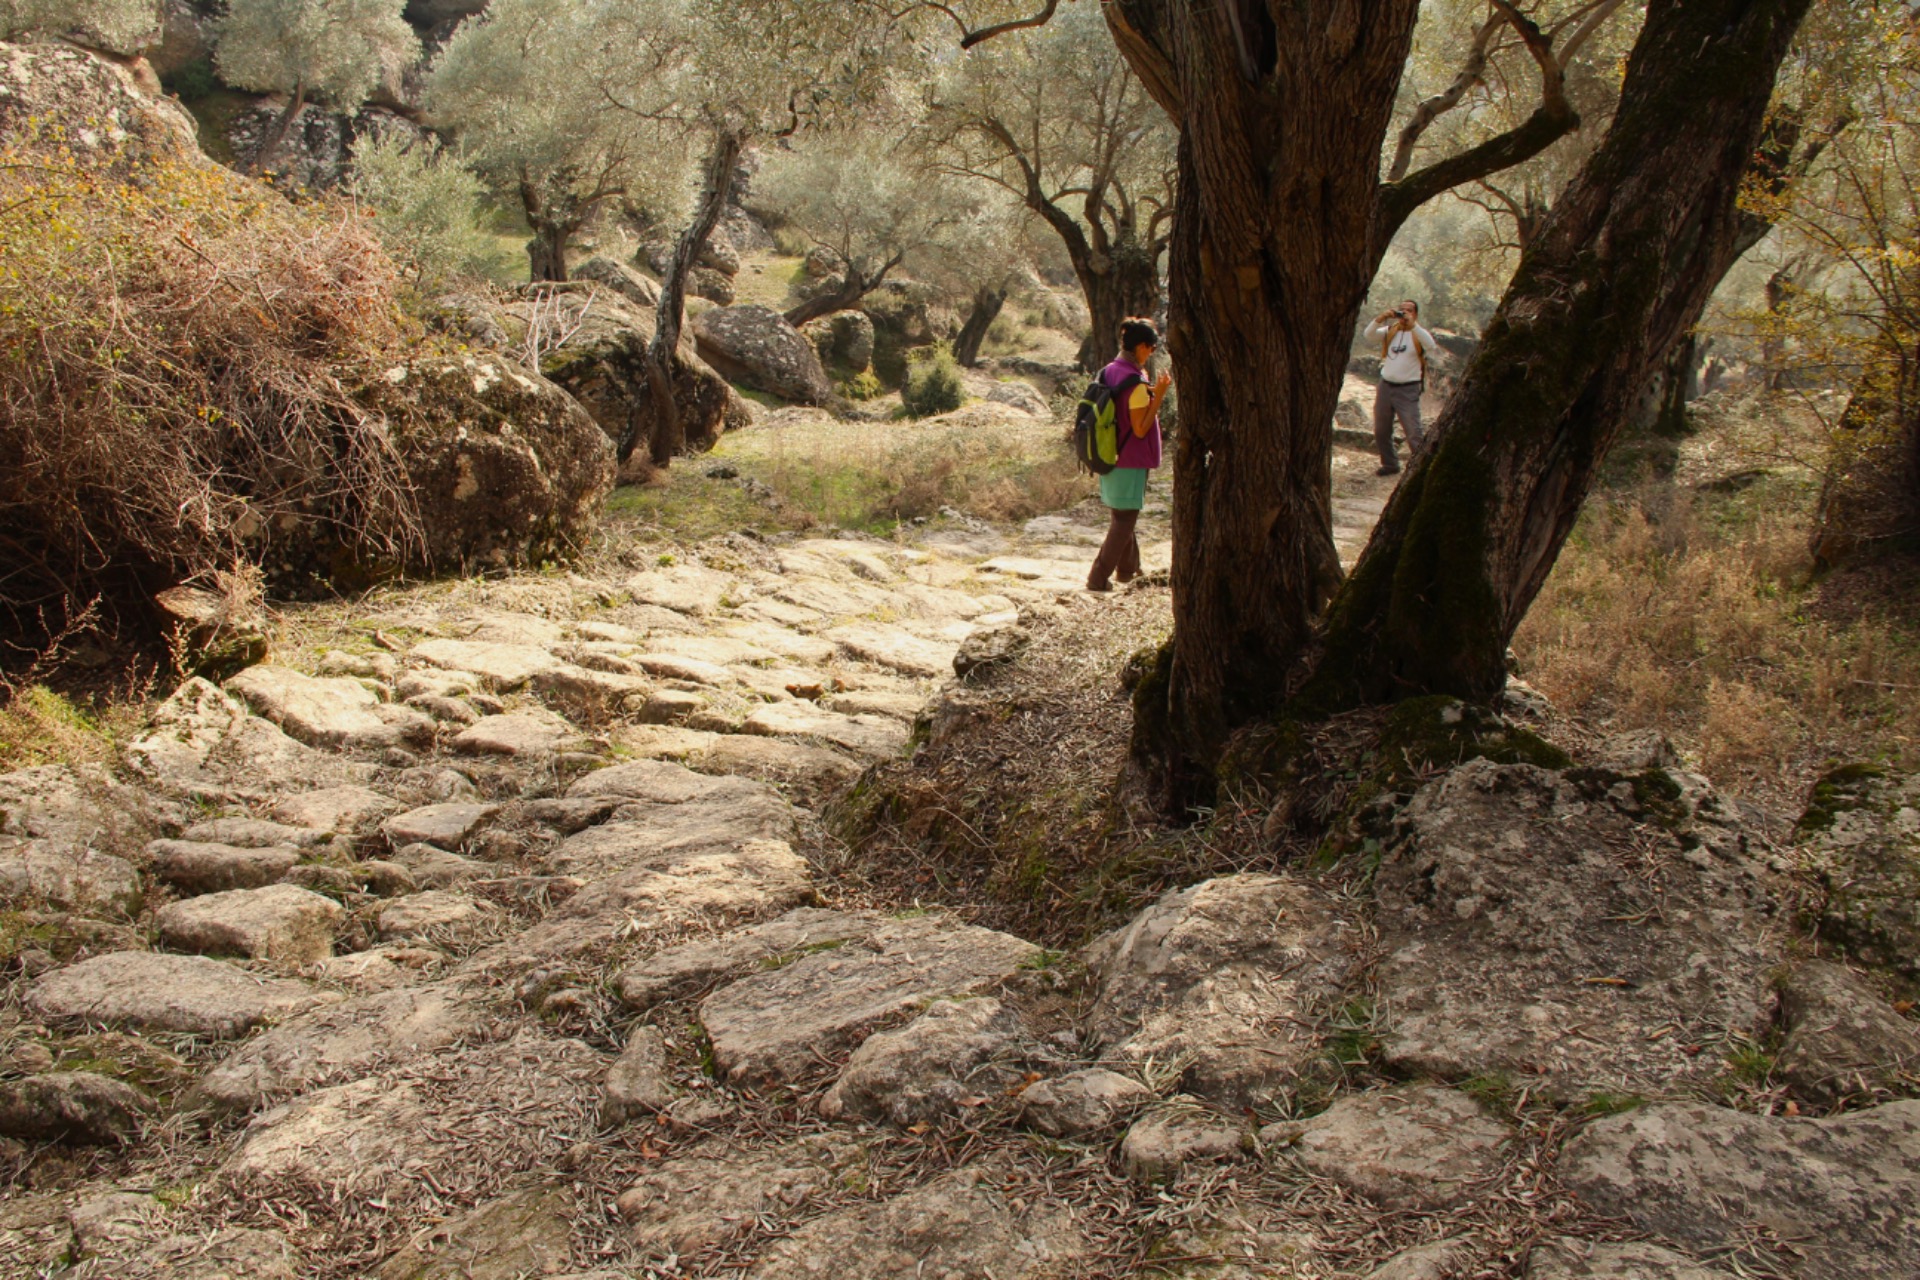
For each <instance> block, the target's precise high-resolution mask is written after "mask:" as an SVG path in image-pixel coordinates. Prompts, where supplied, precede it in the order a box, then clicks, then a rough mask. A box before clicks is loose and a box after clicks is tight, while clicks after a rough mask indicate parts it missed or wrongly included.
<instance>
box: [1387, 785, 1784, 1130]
mask: <svg viewBox="0 0 1920 1280" xmlns="http://www.w3.org/2000/svg"><path fill="white" fill-rule="evenodd" d="M1658 777H1659V778H1662V779H1665V783H1664V788H1663V787H1662V786H1661V785H1660V784H1658V783H1656V782H1655V781H1652V780H1643V781H1642V782H1641V784H1640V795H1639V796H1637V795H1636V793H1635V789H1634V786H1633V783H1632V782H1631V781H1628V780H1622V781H1615V780H1614V775H1611V774H1607V775H1605V776H1600V777H1594V776H1585V777H1584V781H1583V780H1582V779H1583V775H1580V774H1579V773H1578V771H1573V772H1569V773H1564V774H1563V773H1555V772H1552V771H1549V770H1545V769H1539V768H1535V767H1534V766H1532V765H1505V764H1495V763H1493V762H1492V761H1489V760H1474V761H1469V762H1468V763H1466V764H1464V765H1461V766H1460V767H1458V768H1456V769H1454V770H1453V771H1452V772H1451V773H1449V774H1447V775H1446V776H1445V777H1444V778H1442V779H1440V780H1439V781H1437V782H1434V783H1432V784H1429V785H1428V786H1427V787H1425V788H1423V789H1422V790H1421V791H1420V792H1419V794H1417V795H1416V796H1415V797H1414V799H1413V802H1412V804H1410V805H1409V806H1408V807H1407V809H1406V812H1405V814H1404V815H1403V816H1402V818H1401V819H1400V822H1399V825H1398V828H1397V833H1396V834H1395V836H1394V837H1393V840H1392V842H1391V844H1390V845H1389V847H1388V848H1387V850H1386V852H1385V853H1384V855H1383V856H1382V859H1381V863H1380V869H1379V871H1378V873H1377V875H1376V881H1375V883H1376V892H1377V894H1378V899H1379V918H1380V921H1381V930H1380V946H1381V950H1382V953H1383V955H1384V959H1383V960H1382V961H1381V964H1380V966H1379V969H1378V970H1377V974H1376V981H1377V983H1378V987H1379V993H1380V1001H1381V1004H1382V1005H1383V1006H1384V1007H1386V1008H1387V1009H1389V1010H1391V1014H1392V1017H1391V1021H1390V1024H1389V1025H1388V1026H1387V1027H1386V1028H1385V1030H1384V1032H1383V1034H1382V1042H1383V1052H1384V1054H1385V1057H1386V1060H1387V1062H1388V1063H1389V1064H1391V1065H1393V1066H1394V1067H1396V1068H1397V1069H1400V1070H1403V1071H1407V1072H1410V1073H1422V1074H1429V1075H1435V1076H1439V1077H1440V1078H1443V1079H1453V1080H1464V1079H1466V1078H1468V1077H1470V1076H1475V1075H1483V1074H1488V1073H1494V1072H1502V1073H1507V1074H1508V1075H1510V1076H1512V1077H1513V1078H1516V1079H1521V1078H1524V1079H1526V1080H1528V1081H1529V1083H1530V1085H1531V1086H1532V1087H1533V1088H1534V1089H1535V1090H1543V1091H1548V1092H1551V1093H1555V1094H1558V1095H1560V1096H1565V1097H1573V1096H1579V1095H1581V1094H1583V1093H1585V1092H1587V1091H1592V1090H1612V1091H1616V1092H1623V1093H1636V1092H1637V1093H1656V1094H1657V1093H1662V1092H1666V1091H1669V1090H1672V1089H1676V1088H1679V1087H1682V1086H1684V1085H1686V1084H1688V1083H1699V1082H1702V1081H1704V1080H1705V1079H1707V1078H1708V1077H1710V1076H1711V1075H1713V1074H1717V1073H1718V1071H1719V1070H1720V1062H1719V1055H1717V1054H1711V1053H1703V1052H1701V1049H1700V1046H1701V1045H1702V1044H1704V1043H1714V1042H1717V1041H1719V1040H1720V1039H1721V1038H1723V1037H1724V1036H1725V1034H1726V1033H1727V1031H1728V1030H1729V1029H1731V1030H1733V1031H1734V1032H1736V1033H1744V1034H1747V1035H1758V1034H1760V1033H1761V1031H1762V1029H1763V1025H1764V1023H1765V1021H1766V1020H1767V1015H1768V1011H1769V1006H1770V1004H1771V999H1770V996H1769V992H1768V986H1767V978H1768V974H1769V972H1770V971H1771V970H1772V969H1773V967H1774V966H1775V965H1777V964H1778V963H1779V961H1780V959H1781V956H1782V950H1783V946H1784V934H1785V931H1786V925H1785V922H1784V920H1783V919H1782V918H1781V913H1780V912H1779V911H1778V910H1777V908H1776V906H1775V903H1774V900H1773V898H1772V896H1771V892H1770V890H1769V887H1768V884H1767V881H1766V879H1765V876H1764V873H1763V872H1762V871H1761V869H1760V868H1759V867H1758V866H1757V865H1756V864H1755V863H1753V862H1752V861H1750V860H1749V859H1747V858H1746V857H1745V855H1744V853H1743V852H1742V850H1741V848H1740V846H1739V844H1738V843H1737V841H1733V842H1729V841H1727V840H1723V839H1719V838H1718V837H1716V838H1715V840H1714V842H1713V843H1708V842H1706V841H1705V840H1703V839H1701V838H1699V837H1695V841H1694V843H1693V844H1692V847H1688V846H1687V843H1686V842H1683V841H1682V840H1681V839H1680V838H1678V837H1677V836H1675V835H1672V834H1669V833H1667V832H1665V831H1662V830H1661V829H1660V827H1659V826H1657V825H1653V824H1649V823H1648V822H1647V821H1646V819H1647V817H1648V816H1649V810H1648V808H1647V804H1646V800H1644V799H1642V798H1640V796H1645V797H1647V798H1650V799H1654V800H1656V801H1658V802H1659V803H1661V804H1671V805H1672V806H1675V807H1671V808H1669V809H1667V810H1666V821H1667V822H1668V823H1669V824H1677V823H1680V822H1681V821H1683V818H1682V815H1681V810H1680V809H1679V808H1678V807H1677V806H1679V805H1680V803H1681V797H1683V796H1684V794H1685V792H1684V790H1683V788H1682V787H1681V786H1680V784H1679V783H1678V782H1677V781H1675V780H1674V779H1673V778H1672V777H1670V776H1669V775H1666V774H1659V775H1658ZM1661 797H1665V799H1661ZM1709 802H1710V797H1707V796H1703V797H1701V798H1700V800H1699V801H1698V804H1699V805H1702V806H1708V805H1709ZM1717 830H1720V831H1721V832H1722V833H1724V830H1725V829H1724V828H1720V829H1717ZM1650 867H1657V868H1658V871H1659V874H1658V875H1657V876H1650V875H1649V874H1648V871H1649V868H1650ZM1653 920H1659V921H1661V922H1662V923H1661V927H1659V928H1649V927H1648V922H1649V921H1653Z"/></svg>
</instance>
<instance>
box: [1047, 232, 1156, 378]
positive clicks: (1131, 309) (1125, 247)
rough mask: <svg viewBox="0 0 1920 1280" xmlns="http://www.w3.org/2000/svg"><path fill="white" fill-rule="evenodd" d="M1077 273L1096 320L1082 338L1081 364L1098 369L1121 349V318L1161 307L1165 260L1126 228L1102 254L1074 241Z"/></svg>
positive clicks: (1146, 314)
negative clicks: (1162, 276)
mask: <svg viewBox="0 0 1920 1280" xmlns="http://www.w3.org/2000/svg"><path fill="white" fill-rule="evenodd" d="M1067 247H1068V251H1069V254H1070V256H1071V257H1072V261H1073V271H1074V274H1075V275H1076V276H1077V277H1079V280H1080V292H1081V293H1082V294H1083V295H1085V297H1086V299H1087V313H1088V315H1089V316H1091V317H1092V318H1091V320H1090V322H1089V323H1088V326H1087V336H1086V337H1085V338H1084V339H1083V340H1082V341H1081V343H1080V367H1081V368H1082V369H1085V370H1087V371H1088V372H1092V371H1094V370H1097V369H1099V368H1102V367H1103V366H1105V365H1106V363H1107V362H1108V361H1109V360H1112V359H1113V357H1114V353H1115V352H1117V351H1119V350H1120V323H1121V321H1123V320H1128V319H1131V318H1132V317H1134V316H1142V317H1145V318H1148V319H1151V318H1152V317H1153V316H1154V314H1155V313H1156V312H1158V311H1159V310H1160V264H1159V261H1158V257H1157V255H1156V254H1155V253H1154V251H1153V249H1152V248H1151V246H1149V245H1146V244H1143V243H1142V242H1141V241H1140V239H1139V237H1138V236H1136V235H1134V234H1133V233H1132V232H1131V231H1123V232H1122V233H1121V234H1120V235H1119V236H1118V237H1117V238H1116V239H1115V240H1114V241H1113V243H1112V246H1111V247H1110V248H1109V249H1108V250H1107V251H1106V252H1105V253H1102V252H1100V251H1098V250H1097V249H1092V248H1089V247H1087V246H1085V245H1084V244H1083V245H1081V246H1080V247H1079V248H1078V249H1077V250H1076V248H1075V245H1074V242H1072V241H1068V246H1067Z"/></svg>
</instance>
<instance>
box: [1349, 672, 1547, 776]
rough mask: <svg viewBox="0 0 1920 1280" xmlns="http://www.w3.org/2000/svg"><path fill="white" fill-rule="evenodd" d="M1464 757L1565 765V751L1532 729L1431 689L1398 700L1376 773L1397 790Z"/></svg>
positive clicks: (1385, 732)
mask: <svg viewBox="0 0 1920 1280" xmlns="http://www.w3.org/2000/svg"><path fill="white" fill-rule="evenodd" d="M1468 760H1492V761H1493V762H1495V763H1496V764H1530V765H1535V766H1538V767H1539V768H1542V769H1565V768H1567V767H1568V766H1570V765H1571V764H1572V763H1573V760H1572V758H1571V757H1570V756H1568V755H1567V753H1566V752H1564V751H1562V750H1560V748H1558V747H1556V746H1554V745H1553V744H1552V743H1550V742H1547V741H1546V740H1545V739H1544V738H1541V737H1539V736H1538V735H1536V734H1533V733H1529V732H1528V731H1527V730H1525V729H1521V728H1517V727H1515V726H1513V725H1510V724H1508V723H1507V722H1506V721H1505V720H1503V719H1501V718H1500V717H1499V716H1498V715H1496V714H1495V713H1494V712H1492V711H1490V710H1488V709H1487V708H1485V707H1481V706H1476V705H1475V704H1473V703H1470V702H1462V701H1460V699H1458V698H1451V697H1447V696H1446V695H1444V694H1435V695H1432V696H1429V697H1424V698H1412V699H1409V700H1408V701H1406V702H1402V703H1399V704H1397V705H1396V706H1395V707H1394V708H1393V711H1392V713H1391V714H1390V715H1389V716H1388V717H1387V723H1386V726H1385V727H1384V728H1383V729H1382V730H1381V732H1380V761H1381V768H1380V774H1379V776H1380V778H1381V781H1382V782H1384V783H1386V784H1388V785H1390V786H1392V787H1393V788H1394V789H1395V790H1403V789H1405V788H1406V787H1407V786H1409V785H1411V784H1412V783H1414V782H1416V781H1417V780H1418V779H1419V777H1420V776H1421V775H1422V774H1423V773H1425V772H1426V771H1427V770H1429V769H1434V768H1441V769H1449V768H1452V767H1453V766H1454V765H1457V764H1464V763H1466V762H1467V761H1468Z"/></svg>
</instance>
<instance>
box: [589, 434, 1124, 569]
mask: <svg viewBox="0 0 1920 1280" xmlns="http://www.w3.org/2000/svg"><path fill="white" fill-rule="evenodd" d="M719 467H726V468H731V469H732V470H733V471H735V472H737V476H735V477H729V478H726V479H714V478H710V477H709V475H708V472H710V471H713V470H715V469H716V468H719ZM749 484H751V485H753V486H755V487H757V488H758V489H759V493H760V496H755V494H754V493H753V492H750V491H749V487H748V486H749ZM1092 492H1093V484H1092V482H1091V481H1090V480H1088V479H1087V478H1086V477H1084V476H1082V475H1080V474H1079V473H1078V472H1077V471H1076V470H1075V468H1074V464H1073V458H1072V455H1071V454H1070V453H1069V452H1068V451H1067V446H1066V440H1065V435H1064V432H1063V430H1062V428H1061V427H1060V426H1058V425H1057V424H1055V423H1051V422H1039V421H1033V420H1025V419H1020V420H1016V419H1013V418H1011V417H1009V416H1008V415H1005V414H1002V413H999V412H997V411H995V410H992V409H984V408H981V407H978V406H976V407H972V408H967V409H962V410H960V411H959V412H957V413H953V414H948V415H945V416H943V417H940V418H933V419H929V420H927V421H925V422H920V423H912V422H839V421H835V420H834V419H832V418H828V417H826V416H825V415H818V416H796V415H793V414H786V415H783V416H782V418H781V419H780V420H779V421H777V422H776V423H775V424H774V425H770V426H766V427H763V428H760V429H758V430H754V431H747V432H741V433H739V434H736V435H730V436H727V437H725V438H724V439H722V440H721V441H720V444H719V445H718V447H716V448H715V449H714V451H713V453H712V454H711V455H709V456H707V457H704V458H687V459H682V460H681V461H680V462H678V463H676V464H675V465H674V466H673V467H672V468H671V469H669V470H668V471H667V472H666V473H664V474H662V475H660V476H658V477H656V478H655V480H654V481H653V482H651V483H648V484H645V485H636V486H631V487H628V488H625V489H621V490H620V491H618V492H617V493H615V494H614V496H613V498H612V500H611V502H610V503H609V507H608V510H609V512H610V513H611V514H612V515H613V516H614V517H615V518H616V519H617V520H618V521H619V522H620V523H621V524H622V525H623V526H625V527H624V528H623V529H621V531H620V532H621V534H622V536H631V535H632V533H633V532H634V526H639V527H640V528H641V529H642V530H644V529H647V528H651V529H654V530H656V531H657V532H658V533H659V534H660V535H661V536H663V537H669V538H679V539H691V540H698V539H701V538H710V537H715V536H717V535H719V534H723V533H730V532H734V531H736V530H740V529H752V530H755V531H757V532H761V533H771V532H777V531H781V530H791V529H808V528H815V527H820V526H838V527H841V528H847V529H860V530H865V531H867V532H872V533H889V532H891V531H892V530H893V529H894V528H896V527H897V526H898V525H899V524H900V523H901V522H902V521H910V520H916V519H931V518H934V517H936V516H938V515H939V514H940V513H941V512H942V510H943V509H948V508H950V509H952V510H954V511H957V512H960V513H961V514H963V515H968V516H974V517H978V518H980V519H984V520H994V521H1002V522H1005V521H1021V520H1028V519H1031V518H1033V517H1034V516H1037V515H1041V514H1044V513H1046V512H1049V511H1057V510H1060V509H1062V508H1065V507H1070V506H1072V505H1073V504H1074V503H1076V502H1078V501H1080V500H1081V499H1082V498H1085V497H1087V496H1088V495H1090V494H1091V493H1092ZM768 495H770V496H768Z"/></svg>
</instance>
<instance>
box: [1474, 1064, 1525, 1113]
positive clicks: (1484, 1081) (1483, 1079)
mask: <svg viewBox="0 0 1920 1280" xmlns="http://www.w3.org/2000/svg"><path fill="white" fill-rule="evenodd" d="M1460 1092H1462V1093H1464V1094H1466V1095H1467V1096H1468V1097H1469V1098H1472V1099H1473V1100H1474V1101H1476V1102H1478V1103H1479V1104H1480V1105H1481V1106H1483V1107H1486V1108H1487V1109H1488V1110H1491V1111H1508V1110H1511V1109H1512V1107H1513V1101H1514V1099H1515V1098H1516V1097H1518V1096H1519V1090H1518V1089H1516V1088H1514V1086H1513V1077H1512V1076H1510V1075H1508V1074H1507V1073H1506V1072H1504V1071H1489V1072H1487V1073H1485V1074H1484V1075H1477V1076H1469V1077H1468V1078H1467V1079H1465V1080H1463V1081H1461V1082H1460Z"/></svg>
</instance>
